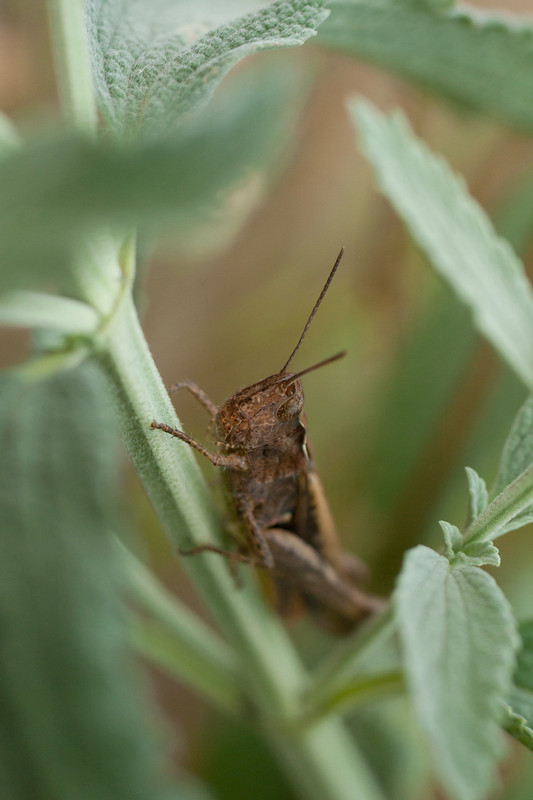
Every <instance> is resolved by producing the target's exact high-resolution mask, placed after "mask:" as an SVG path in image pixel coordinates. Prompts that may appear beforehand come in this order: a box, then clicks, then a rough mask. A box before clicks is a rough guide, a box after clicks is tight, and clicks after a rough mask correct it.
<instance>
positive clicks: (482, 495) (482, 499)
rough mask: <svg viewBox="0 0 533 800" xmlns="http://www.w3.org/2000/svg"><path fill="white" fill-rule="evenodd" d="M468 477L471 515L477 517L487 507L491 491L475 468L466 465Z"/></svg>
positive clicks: (472, 517) (473, 517)
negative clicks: (489, 491)
mask: <svg viewBox="0 0 533 800" xmlns="http://www.w3.org/2000/svg"><path fill="white" fill-rule="evenodd" d="M466 477H467V480H468V491H469V494H470V517H471V519H477V517H479V515H480V514H481V512H482V511H485V509H486V507H487V503H488V501H489V493H488V492H487V486H486V484H485V481H484V480H483V478H481V477H480V476H479V475H478V474H477V472H476V470H475V469H472V467H466Z"/></svg>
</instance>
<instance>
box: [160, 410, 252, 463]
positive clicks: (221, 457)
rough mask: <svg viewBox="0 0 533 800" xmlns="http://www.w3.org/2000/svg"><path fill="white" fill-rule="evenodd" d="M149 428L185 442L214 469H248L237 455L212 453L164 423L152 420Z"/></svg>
mask: <svg viewBox="0 0 533 800" xmlns="http://www.w3.org/2000/svg"><path fill="white" fill-rule="evenodd" d="M150 427H151V428H153V429H157V430H160V431H164V432H165V433H168V434H170V436H175V437H176V439H181V441H182V442H185V444H188V445H189V447H194V449H195V450H198V452H199V453H201V454H202V455H203V456H205V457H206V458H207V459H208V460H209V461H210V462H211V463H212V464H214V465H215V467H227V468H228V469H235V470H242V471H245V470H246V469H248V464H247V463H246V459H245V458H243V457H242V456H239V455H238V454H237V453H227V454H225V453H212V452H211V451H210V450H207V449H206V448H205V447H204V446H203V445H201V444H200V443H199V442H196V441H195V440H194V439H191V437H190V436H187V434H186V433H183V431H180V430H178V429H177V428H172V427H171V426H170V425H166V424H165V423H164V422H156V421H155V420H152V422H151V423H150Z"/></svg>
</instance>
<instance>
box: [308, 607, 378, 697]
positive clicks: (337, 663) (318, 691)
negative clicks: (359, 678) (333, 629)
mask: <svg viewBox="0 0 533 800" xmlns="http://www.w3.org/2000/svg"><path fill="white" fill-rule="evenodd" d="M393 632H394V614H393V610H392V607H391V606H387V607H386V608H385V610H384V611H382V612H381V614H379V616H375V617H373V618H372V619H370V620H369V621H368V622H367V623H366V624H365V625H364V626H362V627H361V628H359V629H358V630H357V631H356V632H355V633H354V634H353V636H352V637H351V638H349V639H347V640H346V641H345V642H343V643H342V645H341V646H339V647H338V648H337V649H336V650H335V651H334V653H333V655H332V656H331V658H330V659H329V660H328V661H326V662H325V663H323V664H321V665H320V666H319V668H318V670H317V673H316V675H315V676H314V677H313V682H312V685H311V686H310V688H309V690H308V692H307V695H306V701H305V704H306V706H308V707H312V708H316V707H320V708H322V707H323V706H324V705H325V704H326V705H327V703H328V698H331V697H333V696H335V695H336V694H337V693H338V692H339V691H342V688H343V686H345V685H348V684H350V683H351V682H353V676H354V675H355V674H356V673H357V670H358V668H359V666H360V664H361V662H362V660H363V659H364V658H367V657H368V655H369V653H371V652H372V651H374V650H375V649H376V648H378V647H381V646H382V645H383V644H384V643H385V642H386V641H387V640H388V639H389V638H390V637H391V636H392V634H393Z"/></svg>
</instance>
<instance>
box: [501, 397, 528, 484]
mask: <svg viewBox="0 0 533 800" xmlns="http://www.w3.org/2000/svg"><path fill="white" fill-rule="evenodd" d="M531 464H533V396H532V397H528V399H527V400H526V402H525V403H524V405H523V406H522V407H521V408H520V410H519V411H518V414H517V415H516V417H515V419H514V421H513V424H512V426H511V430H510V431H509V435H508V437H507V440H506V442H505V445H504V448H503V451H502V456H501V459H500V465H499V468H498V475H497V477H496V482H495V484H494V489H493V491H492V494H493V495H497V494H500V492H503V490H504V489H505V487H506V486H508V485H509V484H510V483H511V482H512V481H514V479H515V478H517V477H518V476H519V475H520V473H521V472H523V471H524V470H526V469H527V468H528V467H529V466H531Z"/></svg>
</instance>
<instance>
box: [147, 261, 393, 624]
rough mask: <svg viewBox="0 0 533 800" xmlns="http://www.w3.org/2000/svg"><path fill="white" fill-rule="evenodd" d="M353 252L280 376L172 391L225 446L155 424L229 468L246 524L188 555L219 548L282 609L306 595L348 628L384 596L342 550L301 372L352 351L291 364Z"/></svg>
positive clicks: (329, 619)
mask: <svg viewBox="0 0 533 800" xmlns="http://www.w3.org/2000/svg"><path fill="white" fill-rule="evenodd" d="M343 253H344V248H343V249H341V251H340V253H339V255H338V257H337V260H336V261H335V264H334V266H333V269H332V270H331V272H330V274H329V277H328V279H327V281H326V283H325V284H324V287H323V289H322V291H321V293H320V295H319V297H318V300H317V301H316V303H315V305H314V307H313V310H312V311H311V314H310V315H309V317H308V319H307V322H306V324H305V327H304V329H303V331H302V334H301V336H300V338H299V340H298V343H297V344H296V347H295V348H294V349H293V351H292V353H291V354H290V356H289V358H288V359H287V361H286V362H285V364H284V365H283V367H282V368H281V369H280V370H279V372H276V373H275V374H274V375H270V376H269V377H268V378H265V379H264V380H262V381H259V382H258V383H254V384H252V385H251V386H246V387H244V388H243V389H240V390H239V391H237V392H236V393H235V394H233V395H232V396H231V397H230V398H229V399H228V400H226V402H225V403H223V405H221V406H220V407H217V406H216V405H215V403H213V402H212V400H210V398H209V397H208V396H207V395H206V394H205V392H204V391H203V390H202V389H200V387H199V386H197V385H196V384H195V383H192V382H190V381H182V382H180V383H177V384H175V385H174V386H172V387H170V389H169V392H170V393H172V392H173V391H177V390H178V389H182V388H184V389H187V390H188V391H189V392H191V393H192V394H193V395H194V397H195V398H196V399H197V400H198V401H199V402H200V403H201V404H202V405H203V406H204V408H205V409H206V410H207V412H208V414H209V415H210V417H211V421H212V423H213V424H214V427H215V431H216V436H217V439H218V441H217V450H216V451H214V452H213V451H211V450H208V449H206V448H205V447H203V446H202V445H201V444H199V443H198V442H197V441H195V440H194V439H191V438H190V437H189V436H187V434H185V433H184V432H183V431H180V430H177V429H175V428H172V427H170V426H169V425H165V424H164V423H161V422H155V421H153V422H152V424H151V427H152V428H156V429H159V430H162V431H164V432H165V433H168V434H170V435H171V436H175V437H176V438H178V439H180V440H181V441H183V442H186V444H188V445H189V446H190V447H193V448H194V449H195V450H197V451H198V452H200V453H201V454H202V455H203V456H205V457H206V458H207V459H209V461H210V462H211V463H212V464H214V465H215V466H217V467H221V468H222V473H223V486H224V494H225V496H226V500H227V504H228V506H229V509H230V511H231V512H232V513H233V517H234V520H235V522H236V523H237V526H236V527H237V539H238V541H239V550H238V551H236V552H234V551H228V550H224V549H223V548H221V547H217V546H215V545H212V544H203V545H198V546H196V547H194V548H192V550H189V551H186V552H184V551H182V553H183V552H184V554H186V555H193V554H195V553H199V552H202V551H210V552H214V553H219V554H222V555H224V556H227V557H228V558H229V559H231V560H232V561H244V562H247V563H251V564H253V565H255V566H258V567H260V568H262V569H264V570H265V571H267V572H268V573H270V574H271V575H272V576H273V577H274V580H275V584H276V587H277V591H278V604H279V605H280V606H283V607H284V608H285V609H287V608H289V607H290V606H291V605H293V604H294V602H295V601H296V599H297V598H299V599H300V600H303V601H304V604H305V605H306V606H307V607H308V608H309V609H310V610H311V611H312V612H313V613H314V614H315V615H316V616H317V618H318V620H319V621H320V622H321V623H322V624H323V625H324V627H327V628H330V629H333V630H338V631H341V630H345V629H348V628H350V627H351V626H352V625H353V624H354V623H355V622H357V621H359V620H361V619H363V618H364V617H366V616H368V615H369V614H371V613H373V612H374V611H376V610H378V609H379V608H380V607H381V604H382V601H381V600H380V599H378V598H376V597H372V596H370V595H368V594H365V593H363V592H362V591H361V590H360V589H359V588H358V584H360V583H361V582H362V580H364V578H365V575H366V567H365V565H364V564H363V563H362V562H361V561H360V560H359V559H357V558H356V557H354V556H352V555H350V554H349V553H346V552H345V551H344V550H343V549H342V547H341V544H340V541H339V538H338V535H337V531H336V528H335V524H334V522H333V518H332V516H331V512H330V510H329V506H328V503H327V500H326V497H325V495H324V491H323V488H322V483H321V481H320V478H319V476H318V474H317V471H316V468H315V465H314V462H313V458H312V453H311V447H310V444H309V440H308V437H307V422H306V418H305V414H304V394H303V388H302V384H301V381H300V378H301V377H302V376H303V375H305V374H307V373H309V372H311V371H313V370H315V369H319V368H321V367H323V366H325V365H326V364H330V363H332V362H333V361H336V360H337V359H339V358H341V357H342V356H344V355H345V352H344V351H343V352H341V353H337V354H335V355H334V356H331V357H329V358H327V359H325V360H323V361H320V362H318V363H316V364H313V365H312V366H311V367H307V368H306V369H304V370H301V371H300V372H296V373H293V372H288V367H289V365H290V364H291V362H292V360H293V358H294V356H295V355H296V353H297V352H298V350H299V349H300V346H301V344H302V342H303V340H304V338H305V335H306V333H307V331H308V329H309V326H310V324H311V322H312V320H313V318H314V316H315V314H316V312H317V311H318V308H319V306H320V304H321V303H322V300H323V299H324V296H325V294H326V292H327V290H328V288H329V286H330V284H331V281H332V280H333V277H334V275H335V272H336V271H337V268H338V266H339V263H340V261H341V258H342V255H343ZM280 610H281V611H283V610H284V609H283V608H280Z"/></svg>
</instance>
